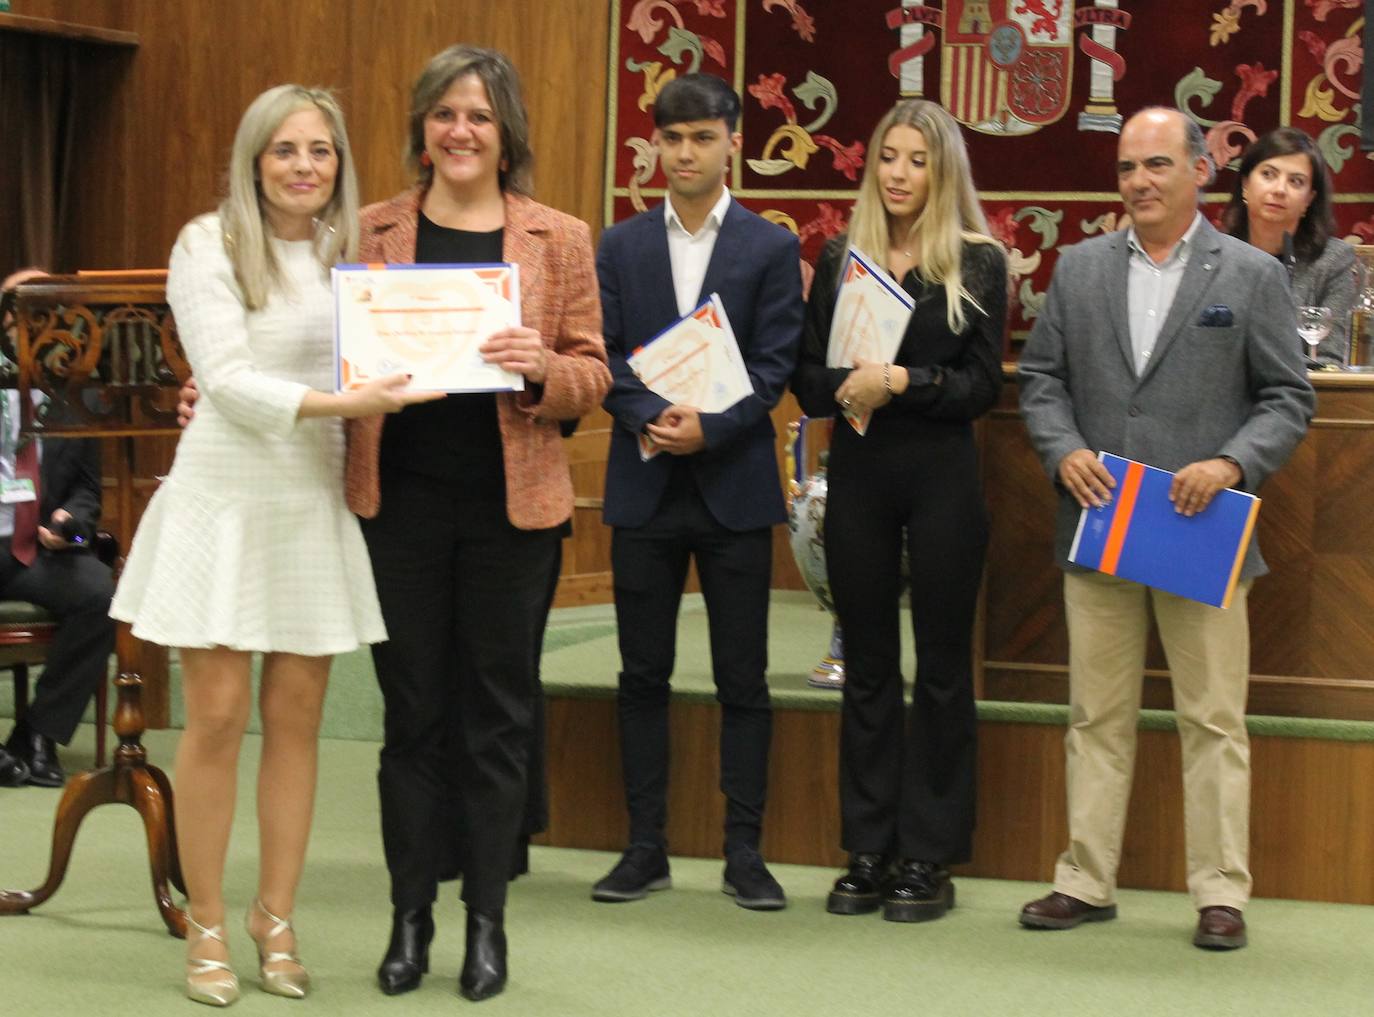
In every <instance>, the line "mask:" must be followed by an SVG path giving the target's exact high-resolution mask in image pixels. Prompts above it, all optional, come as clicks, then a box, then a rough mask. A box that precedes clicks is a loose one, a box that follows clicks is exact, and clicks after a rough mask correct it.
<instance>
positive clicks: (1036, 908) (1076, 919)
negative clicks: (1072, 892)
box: [1021, 890, 1116, 929]
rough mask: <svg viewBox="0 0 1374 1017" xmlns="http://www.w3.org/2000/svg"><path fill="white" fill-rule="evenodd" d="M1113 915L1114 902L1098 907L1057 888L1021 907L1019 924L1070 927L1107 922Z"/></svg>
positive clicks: (1038, 926)
mask: <svg viewBox="0 0 1374 1017" xmlns="http://www.w3.org/2000/svg"><path fill="white" fill-rule="evenodd" d="M1115 917H1116V905H1115V904H1107V905H1104V906H1103V907H1098V906H1096V905H1094V904H1089V903H1088V902H1087V901H1083V900H1079V899H1078V898H1077V897H1070V896H1069V895H1068V894H1067V893H1060V892H1059V891H1058V890H1056V891H1054V892H1053V893H1051V894H1050V895H1049V896H1048V897H1041V898H1040V899H1039V900H1033V901H1031V902H1030V903H1029V904H1027V905H1026V906H1025V907H1023V908H1022V909H1021V924H1022V925H1024V926H1025V927H1026V928H1028V929H1072V928H1073V927H1074V926H1076V925H1082V924H1083V923H1084V922H1109V921H1111V920H1112V919H1113V918H1115Z"/></svg>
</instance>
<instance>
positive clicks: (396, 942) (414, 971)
mask: <svg viewBox="0 0 1374 1017" xmlns="http://www.w3.org/2000/svg"><path fill="white" fill-rule="evenodd" d="M433 938H434V916H433V913H432V912H431V911H430V909H429V908H428V907H423V908H415V909H414V910H413V911H399V910H398V911H394V912H392V915H391V942H390V943H389V944H388V945H387V948H386V956H385V957H383V958H382V965H381V967H379V968H378V969H377V984H378V985H379V986H381V989H382V991H383V992H385V993H386V994H387V995H388V996H395V995H399V994H400V993H402V992H409V991H410V990H411V989H418V988H419V987H420V976H421V975H423V974H425V973H427V972H428V971H429V944H430V941H431V940H432V939H433Z"/></svg>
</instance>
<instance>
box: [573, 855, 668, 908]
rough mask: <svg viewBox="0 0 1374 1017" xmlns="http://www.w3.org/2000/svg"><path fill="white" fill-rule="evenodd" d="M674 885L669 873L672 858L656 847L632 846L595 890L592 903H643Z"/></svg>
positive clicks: (593, 888)
mask: <svg viewBox="0 0 1374 1017" xmlns="http://www.w3.org/2000/svg"><path fill="white" fill-rule="evenodd" d="M672 885H673V877H672V876H671V875H669V873H668V855H667V853H666V852H665V851H664V850H663V848H661V847H658V846H657V845H654V844H631V845H630V846H629V847H628V848H626V849H625V853H624V854H623V855H621V856H620V861H618V862H616V863H615V868H613V869H611V871H610V872H608V873H606V875H605V876H603V877H602V878H601V879H600V880H598V881H597V883H596V885H595V886H593V887H592V900H598V901H601V902H602V903H611V904H615V903H620V902H622V901H627V900H640V899H642V898H644V897H647V896H648V895H649V891H651V890H666V889H668V888H669V887H670V886H672Z"/></svg>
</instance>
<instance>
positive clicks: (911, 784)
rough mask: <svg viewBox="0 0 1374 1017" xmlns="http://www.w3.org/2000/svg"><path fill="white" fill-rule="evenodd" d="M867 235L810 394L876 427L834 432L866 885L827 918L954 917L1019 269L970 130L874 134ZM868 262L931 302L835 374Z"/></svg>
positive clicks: (833, 580) (823, 304) (835, 567)
mask: <svg viewBox="0 0 1374 1017" xmlns="http://www.w3.org/2000/svg"><path fill="white" fill-rule="evenodd" d="M868 151H869V154H870V155H869V161H868V163H867V165H866V166H865V167H864V176H863V181H862V183H861V184H860V187H859V197H858V200H857V201H856V203H855V206H854V214H853V218H852V219H851V221H850V228H849V232H848V234H846V235H841V236H839V237H836V238H834V239H833V240H831V241H830V243H829V244H827V245H826V247H825V250H824V251H823V252H822V254H821V257H820V260H819V262H818V263H817V266H816V279H815V283H814V284H813V286H812V289H811V296H810V303H809V305H808V307H807V317H806V328H805V332H804V333H803V339H802V353H801V362H800V364H799V366H798V368H797V373H796V376H795V378H794V379H793V387H794V390H795V391H796V394H797V398H798V399H799V400H800V402H801V405H802V409H803V410H804V411H805V412H806V413H807V414H808V415H811V416H832V415H834V414H836V413H838V412H839V411H840V410H841V409H842V408H847V409H854V410H860V411H862V410H868V409H871V410H873V411H874V413H873V418H872V421H871V423H870V425H869V428H868V433H867V434H866V435H865V436H860V435H859V434H858V433H857V432H855V431H854V430H853V429H852V428H850V427H849V426H848V425H846V424H841V425H839V426H837V427H836V428H835V437H834V441H833V446H832V448H831V452H830V468H829V474H830V490H829V497H828V504H827V508H826V520H825V549H826V566H827V568H828V570H829V574H830V584H831V590H832V592H833V594H834V597H835V605H836V609H837V611H838V614H839V620H840V624H841V626H842V627H843V629H844V637H845V669H846V680H845V687H844V706H843V711H842V721H841V725H842V726H841V745H840V809H841V813H842V819H843V829H842V832H843V839H844V846H845V848H846V849H847V850H848V851H849V853H850V855H849V868H848V871H846V872H845V874H844V875H842V876H841V877H840V878H839V879H838V880H837V881H836V883H835V886H834V889H833V890H832V891H831V893H830V896H829V899H828V901H827V905H826V906H827V909H828V910H829V911H831V912H833V913H836V914H860V913H864V912H868V911H874V910H877V908H878V907H879V906H880V905H881V906H882V908H883V917H884V918H887V919H889V920H891V921H905V922H914V921H924V920H927V919H932V918H938V917H940V916H941V915H943V914H944V913H945V912H946V911H948V910H949V908H950V907H951V906H953V903H954V887H953V885H952V884H951V883H950V880H949V872H948V868H947V866H949V865H951V864H954V863H958V862H962V861H965V860H967V859H968V857H969V853H970V850H971V841H972V833H973V820H974V800H975V780H974V761H975V749H976V745H975V738H976V726H975V724H976V720H975V715H974V703H973V678H972V634H973V619H974V608H975V601H976V599H977V593H978V584H979V580H980V578H981V576H982V570H983V557H984V553H985V551H986V547H987V514H986V508H985V506H984V503H983V493H982V488H981V485H980V482H979V468H978V455H977V450H976V447H975V444H974V436H973V421H974V420H975V419H976V418H977V417H979V416H981V415H982V414H983V413H985V412H987V410H988V409H989V408H990V407H991V406H992V404H993V403H994V401H995V400H996V398H997V393H998V390H999V388H1000V386H1001V378H1002V372H1001V356H1002V338H1003V324H1004V319H1005V315H1006V294H1007V269H1006V259H1005V257H1004V255H1003V252H1002V249H1001V248H1000V247H999V246H998V245H997V243H996V242H995V241H994V240H993V239H992V238H991V237H990V236H989V235H988V227H987V222H986V220H985V219H984V217H983V213H982V210H981V209H980V208H979V205H978V199H977V194H976V192H975V190H974V186H973V180H972V178H971V176H970V173H969V164H968V155H967V152H966V151H965V149H964V144H963V139H962V138H961V137H960V134H959V128H958V125H957V124H956V123H955V122H954V120H953V119H952V118H951V117H950V116H949V114H948V113H946V112H945V111H944V110H943V109H941V108H940V107H939V106H937V105H935V104H934V103H931V102H925V101H923V100H909V101H905V102H902V103H899V104H898V105H897V106H895V107H894V108H893V109H892V110H891V111H890V112H889V113H888V114H887V115H886V116H885V117H883V119H882V121H880V122H879V124H878V127H877V129H876V130H875V131H874V132H873V138H872V141H871V143H870V145H869V149H868ZM850 246H853V247H855V248H857V249H858V250H860V251H861V252H862V253H863V254H865V255H866V256H867V257H868V258H869V259H871V260H872V261H873V262H874V263H876V264H879V265H882V266H884V267H885V268H887V269H888V271H890V272H891V274H892V276H893V277H894V278H895V279H897V280H898V281H899V282H900V284H901V286H902V287H903V289H905V290H906V291H907V292H908V293H909V294H910V295H911V296H912V297H913V298H914V299H915V301H916V306H915V309H914V311H913V312H912V315H911V320H910V323H909V325H908V326H907V330H906V334H905V336H904V337H903V339H902V344H901V348H900V349H899V350H898V352H897V355H896V358H895V359H894V361H893V362H892V363H891V364H880V363H870V362H863V361H860V362H858V363H857V364H856V365H855V366H854V368H853V369H850V368H827V367H826V366H825V352H826V345H827V340H828V337H829V334H830V323H831V318H832V316H833V314H834V309H835V296H836V291H837V289H838V286H839V273H840V268H841V265H842V263H843V261H844V257H845V252H846V249H847V248H848V247H850ZM904 547H905V548H906V549H907V551H908V553H909V555H910V560H911V623H912V629H913V631H914V632H915V637H916V655H917V667H916V672H917V673H916V692H915V700H914V702H913V704H912V706H911V709H910V713H909V715H907V716H906V717H904V704H903V699H902V673H901V639H900V632H899V628H898V626H899V624H900V615H899V604H898V599H899V597H900V596H901V558H902V550H903V548H904Z"/></svg>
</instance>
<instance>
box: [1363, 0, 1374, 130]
mask: <svg viewBox="0 0 1374 1017" xmlns="http://www.w3.org/2000/svg"><path fill="white" fill-rule="evenodd" d="M1360 148H1362V149H1364V150H1365V151H1366V152H1371V151H1374V18H1371V17H1369V16H1368V14H1366V16H1365V19H1364V87H1363V88H1361V89H1360Z"/></svg>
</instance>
